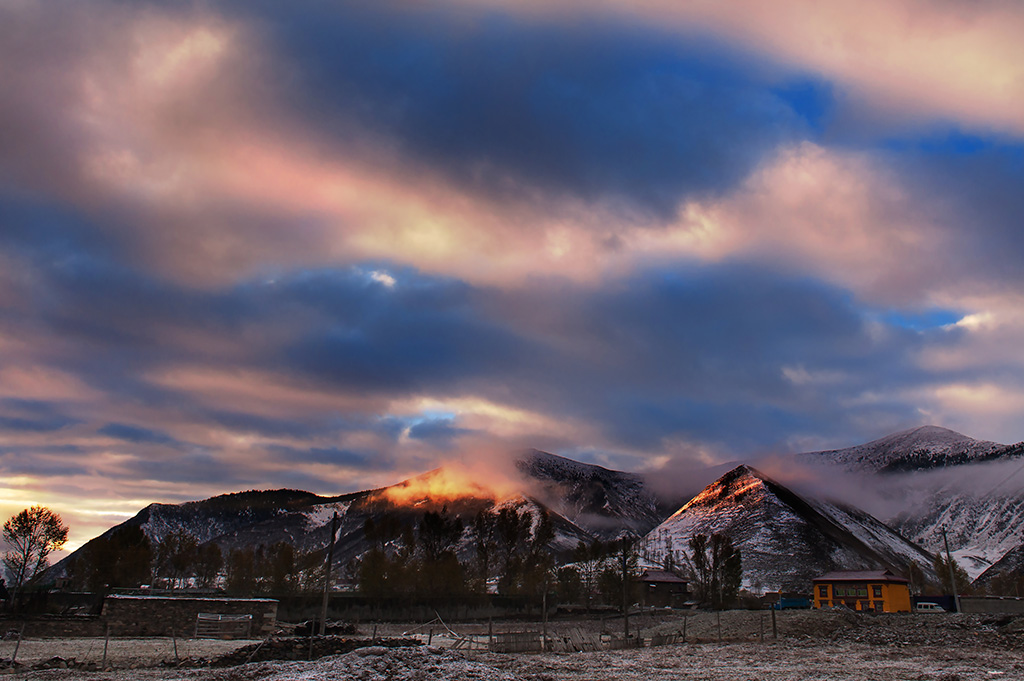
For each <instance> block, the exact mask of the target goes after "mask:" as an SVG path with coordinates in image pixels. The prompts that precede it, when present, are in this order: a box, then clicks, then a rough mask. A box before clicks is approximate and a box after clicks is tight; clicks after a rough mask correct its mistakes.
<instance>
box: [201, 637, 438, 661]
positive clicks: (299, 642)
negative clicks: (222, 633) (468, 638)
mask: <svg viewBox="0 0 1024 681" xmlns="http://www.w3.org/2000/svg"><path fill="white" fill-rule="evenodd" d="M422 645H423V642H422V641H419V640H417V639H414V638H384V639H368V638H347V637H343V636H313V637H312V638H310V637H308V636H303V637H300V636H289V637H281V638H270V639H267V640H266V641H261V642H260V643H253V644H250V645H247V646H244V647H242V648H239V649H238V650H235V651H232V652H230V653H228V654H227V655H223V656H221V657H219V658H217V659H216V660H213V661H212V662H211V663H210V666H211V667H233V666H236V665H240V664H246V663H247V662H265V661H271V660H317V659H320V658H321V657H326V656H328V655H342V654H345V653H350V652H352V651H353V650H357V649H359V648H366V647H371V646H372V647H376V648H381V649H387V648H408V647H415V646H422Z"/></svg>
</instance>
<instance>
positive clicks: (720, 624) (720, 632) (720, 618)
mask: <svg viewBox="0 0 1024 681" xmlns="http://www.w3.org/2000/svg"><path fill="white" fill-rule="evenodd" d="M715 616H716V621H717V622H718V642H719V643H721V642H722V611H721V610H716V611H715Z"/></svg>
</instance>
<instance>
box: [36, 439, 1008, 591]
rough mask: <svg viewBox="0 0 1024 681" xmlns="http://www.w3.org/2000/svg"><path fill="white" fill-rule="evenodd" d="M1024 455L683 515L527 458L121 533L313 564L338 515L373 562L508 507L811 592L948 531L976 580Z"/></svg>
mask: <svg viewBox="0 0 1024 681" xmlns="http://www.w3.org/2000/svg"><path fill="white" fill-rule="evenodd" d="M1022 450H1024V446H1022V445H1021V444H1017V445H1009V446H1007V445H1000V444H997V443H993V442H988V441H981V440H975V439H973V438H970V437H967V436H965V435H962V434H959V433H956V432H954V431H951V430H948V429H945V428H938V427H934V426H924V427H920V428H914V429H911V430H907V431H903V432H900V433H895V434H893V435H890V436H886V437H884V438H880V439H878V440H875V441H873V442H869V443H866V444H864V445H859V446H856V447H850V448H846V449H837V450H830V451H824V452H809V453H804V454H799V455H796V456H793V457H791V458H789V459H788V460H786V459H779V458H776V459H772V460H771V461H770V462H767V463H770V464H771V466H772V468H771V469H770V470H771V471H772V473H773V474H772V476H771V477H769V476H768V475H766V474H765V473H764V472H762V471H761V470H759V469H755V468H753V467H751V466H748V465H740V466H730V467H729V468H730V470H727V471H722V470H721V469H722V466H718V467H715V468H708V469H705V470H703V471H700V470H697V471H693V472H692V473H691V474H689V475H688V477H686V479H683V480H676V481H674V484H675V488H676V489H681V488H684V487H685V486H694V485H696V484H697V483H698V482H700V483H702V484H705V485H706V487H704V488H703V490H702V491H699V492H698V493H697V494H696V495H695V496H693V498H692V499H688V500H684V501H683V502H677V504H676V506H675V507H673V506H672V505H671V504H672V503H673V500H672V499H671V498H666V496H665V495H664V494H661V495H659V494H656V493H655V490H656V489H658V490H663V489H671V486H669V485H664V481H663V480H662V481H661V482H662V483H663V484H662V485H652V484H651V482H650V480H649V478H644V477H643V476H641V475H638V474H634V473H628V472H623V471H615V470H611V469H607V468H603V467H601V466H595V465H592V464H586V463H582V462H578V461H573V460H571V459H567V458H565V457H561V456H557V455H554V454H550V453H547V452H543V451H539V450H528V451H525V452H522V453H521V454H519V455H518V456H517V458H516V459H515V473H516V475H515V476H513V477H512V478H506V479H502V480H498V479H488V476H487V475H483V474H480V475H477V474H471V473H467V472H466V471H461V472H460V471H459V470H458V469H457V468H454V467H443V468H440V469H436V470H433V471H428V472H426V473H423V474H421V475H418V476H414V477H412V478H409V479H408V480H404V481H402V482H399V483H396V484H395V485H391V486H389V487H384V488H380V489H375V490H364V491H359V492H353V493H350V494H345V495H341V496H335V497H324V496H318V495H315V494H312V493H309V492H303V491H299V490H272V491H249V492H241V493H236V494H225V495H220V496H217V497H213V498H210V499H206V500H203V501H193V502H187V503H182V504H176V505H175V504H151V505H149V506H147V507H146V508H144V509H142V510H141V511H140V512H139V513H138V514H137V515H136V516H135V517H133V518H131V519H129V520H127V521H125V523H123V524H122V526H137V527H139V528H141V529H142V530H143V532H144V533H145V534H146V536H147V537H148V538H149V539H150V541H151V542H153V543H158V542H159V541H160V540H161V539H162V538H163V537H165V536H167V534H168V533H170V532H172V531H175V530H183V531H185V532H187V533H189V534H190V535H192V536H194V537H195V538H196V539H197V540H198V541H199V542H200V543H204V542H212V543H215V544H217V545H218V546H219V547H220V548H221V549H222V551H223V552H225V553H227V552H228V551H230V550H232V549H236V548H246V547H253V546H257V545H264V546H269V545H271V544H274V543H276V542H287V543H289V544H291V545H292V546H293V547H295V549H296V550H299V551H318V550H322V549H323V548H324V547H325V546H326V545H327V542H328V538H329V533H330V523H331V518H332V516H333V515H334V513H335V512H337V513H338V516H339V520H340V524H339V532H338V536H337V543H336V545H335V556H336V561H337V562H338V563H339V564H344V563H345V562H347V561H349V560H351V559H353V558H357V557H358V556H360V555H361V554H362V553H364V552H365V551H366V550H367V549H368V547H369V546H370V544H369V542H368V541H367V538H366V537H365V535H364V532H363V528H364V525H365V523H366V522H367V520H370V519H379V518H380V517H381V516H382V514H391V515H393V516H395V517H397V518H398V519H399V520H400V522H402V523H404V524H408V525H415V524H417V523H418V522H419V521H420V519H422V517H423V514H424V513H426V512H427V511H441V510H444V511H445V512H447V513H448V514H450V515H453V516H458V517H459V518H461V519H462V520H463V523H464V525H466V526H467V527H468V525H469V524H470V523H471V521H472V519H473V517H475V515H476V514H477V513H479V512H480V511H494V510H496V509H498V508H501V507H503V506H505V505H512V506H515V507H516V508H517V509H520V510H530V511H531V512H532V513H533V514H534V515H536V516H539V515H540V514H541V513H542V512H546V513H548V515H549V516H550V517H551V519H552V522H553V525H554V527H555V538H554V540H553V541H552V542H551V545H550V546H549V549H550V550H551V551H553V552H555V553H559V554H562V555H565V554H568V552H569V551H571V549H572V548H574V547H575V546H576V545H577V543H579V542H591V541H593V540H594V539H611V538H615V537H618V536H620V535H623V534H629V535H633V536H646V538H645V540H644V543H645V546H646V547H647V548H646V550H647V553H648V555H649V556H651V557H652V559H655V561H656V562H657V561H660V560H661V559H663V557H664V554H665V552H666V551H668V550H674V551H678V550H680V549H684V548H686V542H687V541H688V539H689V537H690V536H692V535H693V534H694V533H703V534H710V533H713V532H724V533H727V534H730V535H731V536H733V537H734V541H736V542H737V545H739V546H740V548H741V550H742V551H743V552H744V566H745V575H746V576H745V582H746V583H747V584H748V585H751V586H758V585H760V586H762V587H773V588H774V587H783V588H802V587H799V586H798V584H800V583H806V582H807V580H809V579H810V578H811V577H812V576H814V575H816V574H819V573H821V572H824V571H828V570H833V569H860V568H864V569H869V568H878V567H887V568H890V569H893V570H894V571H896V572H901V573H902V572H905V571H906V569H907V568H908V566H909V565H910V563H912V562H913V563H918V564H919V565H920V566H921V567H922V569H923V570H924V572H925V573H926V574H927V573H930V570H931V567H930V560H931V558H930V555H929V553H934V552H937V551H939V550H940V549H941V548H942V546H943V544H942V539H943V537H942V530H943V529H945V530H946V536H947V538H948V541H949V543H950V547H951V549H952V551H953V553H954V556H955V557H956V558H957V560H958V561H959V562H960V563H961V565H962V566H963V567H964V568H965V569H966V570H967V571H968V573H969V574H970V575H971V576H972V577H976V576H978V575H980V574H982V573H983V572H985V571H986V570H987V569H988V568H989V567H990V566H992V565H994V564H997V563H999V561H1000V560H1002V559H1003V558H1004V557H1005V556H1007V555H1008V553H1009V552H1011V551H1013V550H1018V551H1019V549H1018V546H1019V545H1020V544H1022V543H1024V542H1022V537H1021V536H1020V531H1019V528H1020V527H1024V475H1018V474H1019V473H1021V470H1022V468H1024V466H1022V463H1024V462H1022V460H1021V453H1022ZM712 476H713V477H712ZM662 477H664V476H662ZM708 478H711V480H708ZM715 478H717V479H715ZM708 482H710V484H708ZM826 500H832V501H826ZM118 527H121V526H118ZM116 529H117V528H111V529H110V530H108V531H107V532H106V533H104V534H103V535H101V536H109V535H110V534H111V533H113V532H114V531H115V530H116ZM470 540H471V536H470V533H469V530H468V529H467V530H466V532H465V533H464V536H463V539H462V544H461V548H460V553H461V554H463V555H469V554H470V553H471V551H472V549H471V547H470ZM74 556H75V554H72V555H71V556H69V557H68V558H67V559H65V560H64V561H62V562H61V563H60V564H58V566H57V569H56V571H57V572H61V571H63V570H65V568H66V565H67V563H68V562H69V561H72V560H73V559H74ZM659 556H660V558H659ZM1011 563H1012V565H1011V567H1010V568H1007V565H1010V564H1011ZM1016 565H1017V563H1015V562H1013V561H1009V559H1007V560H1006V561H1003V563H1002V566H1003V569H1017V568H1016V567H1013V566H1016Z"/></svg>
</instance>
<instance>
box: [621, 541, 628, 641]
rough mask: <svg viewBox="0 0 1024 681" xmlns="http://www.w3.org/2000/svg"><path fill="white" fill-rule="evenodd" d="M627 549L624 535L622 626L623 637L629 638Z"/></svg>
mask: <svg viewBox="0 0 1024 681" xmlns="http://www.w3.org/2000/svg"><path fill="white" fill-rule="evenodd" d="M628 551H629V543H628V541H627V539H626V537H625V536H623V537H622V626H623V627H624V629H625V637H626V638H629V563H628V560H627V558H626V553H627V552H628Z"/></svg>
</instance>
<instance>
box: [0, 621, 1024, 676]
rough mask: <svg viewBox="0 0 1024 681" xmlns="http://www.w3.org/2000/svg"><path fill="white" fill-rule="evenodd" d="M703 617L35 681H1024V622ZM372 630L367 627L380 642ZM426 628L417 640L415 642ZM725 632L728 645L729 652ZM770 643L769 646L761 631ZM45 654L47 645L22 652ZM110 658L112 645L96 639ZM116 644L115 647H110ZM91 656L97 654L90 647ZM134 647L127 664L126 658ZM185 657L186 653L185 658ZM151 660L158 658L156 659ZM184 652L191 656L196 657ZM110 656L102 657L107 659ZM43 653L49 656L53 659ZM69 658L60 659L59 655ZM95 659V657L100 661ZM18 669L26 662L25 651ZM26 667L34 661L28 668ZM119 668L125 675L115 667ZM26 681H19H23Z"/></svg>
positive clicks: (440, 629)
mask: <svg viewBox="0 0 1024 681" xmlns="http://www.w3.org/2000/svg"><path fill="white" fill-rule="evenodd" d="M720 621H721V627H719V617H718V616H717V615H716V614H714V613H699V614H693V615H691V616H689V617H687V618H686V619H685V626H686V630H687V640H688V642H687V643H682V644H677V645H669V646H661V647H657V648H643V649H637V650H617V651H598V652H583V653H543V654H512V655H501V654H496V653H489V652H483V651H467V652H463V651H459V650H448V649H446V648H444V647H440V646H446V645H450V643H451V642H452V641H453V638H452V637H451V634H449V633H448V631H447V630H446V628H445V627H444V625H442V624H441V623H438V622H435V623H433V624H426V625H423V624H420V625H416V624H388V625H383V624H381V625H377V634H378V636H396V635H400V634H403V633H410V632H411V633H413V634H416V635H419V636H421V637H422V638H423V639H424V640H425V639H426V638H428V637H429V636H430V629H431V628H433V629H434V635H433V643H434V644H435V645H433V646H421V647H419V648H404V649H385V648H380V647H368V648H362V649H359V650H356V651H354V652H351V653H348V654H345V655H338V656H333V657H327V658H323V659H321V660H317V661H313V662H261V663H255V664H249V665H242V666H239V667H233V668H229V669H208V668H199V669H180V668H177V669H171V668H149V669H117V670H114V671H109V672H84V671H81V670H57V669H55V670H33V671H28V672H23V674H24V676H25V677H26V678H32V679H53V680H69V679H95V680H97V681H99V680H105V681H128V680H129V679H140V680H148V679H152V680H153V681H157V680H160V681H170V680H175V679H189V680H193V681H245V680H249V679H253V680H255V679H260V680H265V681H305V680H309V681H320V680H326V679H360V680H365V681H384V680H385V679H395V680H402V681H406V680H407V681H447V680H449V679H450V680H451V681H455V680H456V679H496V680H497V679H502V680H506V681H570V680H576V679H579V680H581V681H582V680H586V681H612V680H615V681H634V680H635V681H658V680H661V679H665V680H668V679H672V680H673V681H674V680H678V679H702V680H707V681H719V680H721V681H725V680H729V681H743V680H748V679H749V680H751V681H753V680H755V679H756V680H758V681H761V680H762V679H770V680H776V679H777V680H780V681H788V680H794V681H795V680H797V679H799V680H801V681H805V680H809V679H820V680H823V681H825V680H836V681H838V680H840V679H842V680H851V681H860V680H864V681H867V680H869V679H870V680H872V681H876V680H877V681H888V680H896V679H899V680H901V681H903V680H913V681H968V680H977V679H988V680H992V679H1020V680H1022V681H1024V634H1022V633H1021V631H1022V630H1024V619H1021V618H1012V617H1000V616H991V615H990V616H972V615H880V616H876V615H860V614H855V613H849V612H816V611H815V612H807V611H805V612H784V613H780V615H779V617H778V619H777V628H778V632H779V638H778V639H774V638H773V637H772V629H771V619H770V614H768V613H761V612H739V611H737V612H727V613H723V614H722V616H721V619H720ZM683 622H684V620H683V618H682V616H681V615H680V614H679V613H672V614H669V613H655V614H652V615H650V616H648V617H647V618H646V619H642V618H631V630H632V632H633V633H635V631H636V627H638V626H639V627H642V629H641V631H642V634H643V635H644V636H647V637H649V636H650V635H651V634H653V633H667V632H677V631H681V630H682V627H683ZM622 624H623V623H622V620H621V619H607V620H604V621H601V620H588V621H575V622H568V621H565V622H563V621H556V622H551V623H549V626H548V632H549V634H550V635H551V636H560V635H563V634H564V633H567V632H568V631H569V629H572V628H577V629H583V630H585V631H588V632H589V633H594V634H600V633H601V632H602V631H603V632H605V633H606V634H618V633H620V632H621V631H622ZM373 626H374V625H372V624H369V625H367V624H366V623H364V624H362V625H361V627H360V628H361V630H362V631H363V633H364V634H370V633H371V630H372V628H373ZM541 626H542V625H541V623H539V622H536V623H515V624H508V623H502V624H500V625H498V624H496V625H494V627H493V630H494V631H495V632H502V631H513V630H515V631H524V630H530V631H540V629H541ZM487 628H488V624H487V623H477V624H473V625H465V624H458V625H452V629H453V630H454V631H455V633H457V634H458V635H459V636H463V637H464V636H467V635H473V634H476V635H480V636H481V638H483V637H484V636H485V635H486V633H487ZM414 629H418V630H417V631H412V630H414ZM720 630H721V632H722V633H721V635H722V639H723V641H722V642H719V640H718V638H719V631H720ZM762 631H763V632H764V642H763V643H762V642H761V632H762ZM96 641H97V640H95V639H78V640H72V641H68V640H60V641H59V640H56V639H54V640H51V641H50V648H49V650H51V651H52V650H55V648H54V646H57V645H60V646H68V647H67V648H63V650H65V654H62V656H63V657H72V656H74V651H78V650H81V651H92V652H95V650H94V647H95V645H96ZM26 643H29V644H31V643H39V644H44V643H46V642H45V641H38V642H33V641H29V642H23V643H22V647H23V649H24V647H25V646H26ZM98 643H99V645H100V647H102V643H103V641H102V640H98ZM112 643H113V641H112ZM119 643H124V644H125V646H126V648H125V651H126V652H125V653H124V657H123V658H118V659H124V660H126V661H133V662H131V663H132V664H139V663H140V662H141V661H142V660H143V658H145V657H146V655H150V656H153V655H155V658H152V657H151V658H150V659H155V660H156V661H159V660H160V659H163V660H166V659H173V651H171V652H170V654H168V646H170V645H171V642H170V639H139V640H135V641H134V642H131V641H127V640H120V641H119ZM245 643H248V642H237V641H236V642H230V641H203V642H200V641H187V642H182V641H179V655H180V656H182V657H184V656H186V655H191V656H193V657H197V656H198V657H206V658H207V659H209V658H210V657H214V656H215V654H214V652H215V651H216V650H222V651H224V652H226V651H228V650H231V649H234V648H237V647H239V646H240V645H243V644H245ZM0 645H2V647H0V654H2V655H4V656H7V657H9V655H10V646H11V645H12V642H10V641H5V642H3V643H2V644H0ZM90 645H91V646H93V648H89V646H90ZM130 646H136V652H135V653H134V654H129V653H128V652H127V648H128V647H130ZM184 646H187V647H184ZM146 651H149V652H146ZM185 651H188V652H187V653H186V652H185ZM100 652H102V651H100ZM44 654H45V653H44ZM54 654H61V653H54ZM90 654H92V653H90ZM18 657H19V661H20V660H22V654H21V652H19V656H18ZM26 659H27V658H26ZM115 666H119V665H117V664H115ZM19 675H21V674H19Z"/></svg>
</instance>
